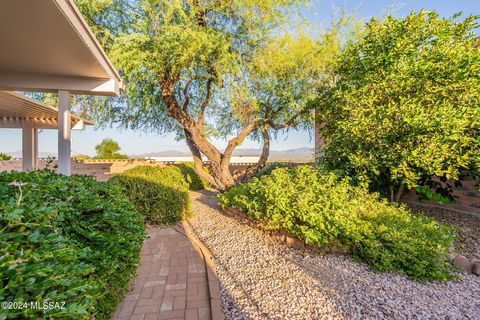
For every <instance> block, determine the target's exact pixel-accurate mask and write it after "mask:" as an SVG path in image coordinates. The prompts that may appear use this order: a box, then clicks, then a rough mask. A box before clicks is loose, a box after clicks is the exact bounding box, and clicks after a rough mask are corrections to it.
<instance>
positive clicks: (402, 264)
mask: <svg viewBox="0 0 480 320" xmlns="http://www.w3.org/2000/svg"><path fill="white" fill-rule="evenodd" d="M219 198H220V204H221V205H222V207H224V208H225V207H230V206H237V207H239V208H240V209H241V210H243V211H244V212H245V213H247V214H248V215H249V216H250V217H253V218H254V219H256V220H259V221H261V222H262V223H264V224H265V225H266V227H267V228H268V229H271V230H286V231H288V232H289V233H291V234H294V235H296V236H298V237H299V238H301V239H303V240H305V241H306V242H307V243H314V244H318V245H321V246H324V247H327V248H328V247H330V246H333V245H335V246H341V247H343V248H345V249H346V250H347V251H349V252H350V253H351V254H352V255H353V256H354V257H356V258H359V259H361V260H363V261H365V262H366V263H367V264H368V265H370V266H371V267H372V268H374V269H376V270H382V271H387V270H396V271H400V272H402V273H404V274H406V275H408V276H410V277H413V278H417V279H435V280H445V279H449V278H451V277H452V274H451V266H450V264H449V263H448V262H447V259H448V255H449V250H450V248H451V247H452V243H453V241H454V237H455V235H454V230H453V229H452V228H451V227H448V226H445V225H442V224H440V223H438V222H437V221H435V220H433V219H431V218H428V217H426V216H422V215H420V216H414V215H412V214H411V212H410V211H409V209H408V208H407V207H406V206H399V205H397V204H392V203H389V202H387V201H386V200H384V199H382V198H380V197H379V195H378V194H376V193H369V192H368V190H367V189H365V188H361V187H356V186H352V185H351V184H350V183H349V181H348V180H340V179H339V178H338V177H337V176H336V175H335V174H333V173H331V172H330V173H327V172H325V171H320V170H316V169H313V168H311V167H307V166H301V167H298V168H278V169H275V170H273V171H272V172H271V174H270V175H264V176H262V177H261V178H253V179H252V180H251V181H250V182H249V183H247V184H243V185H239V186H237V187H235V188H232V189H230V190H229V191H227V192H225V193H223V194H221V195H220V196H219Z"/></svg>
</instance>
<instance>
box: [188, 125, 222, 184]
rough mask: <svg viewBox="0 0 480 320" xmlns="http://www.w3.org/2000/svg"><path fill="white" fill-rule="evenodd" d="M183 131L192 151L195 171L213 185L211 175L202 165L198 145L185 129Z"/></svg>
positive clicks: (213, 181) (214, 182) (213, 180)
mask: <svg viewBox="0 0 480 320" xmlns="http://www.w3.org/2000/svg"><path fill="white" fill-rule="evenodd" d="M184 133H185V140H186V141H187V145H188V148H189V149H190V152H191V153H192V156H193V168H194V169H195V172H196V173H197V174H198V175H199V176H200V177H201V178H203V179H205V180H206V181H207V182H208V183H209V184H210V185H212V186H215V185H216V181H215V179H214V178H213V177H212V175H210V174H209V173H208V172H207V171H206V170H205V168H204V166H203V161H202V154H201V152H200V150H199V149H198V146H197V145H196V144H195V142H194V141H193V139H192V135H191V134H190V133H189V132H188V131H187V130H184Z"/></svg>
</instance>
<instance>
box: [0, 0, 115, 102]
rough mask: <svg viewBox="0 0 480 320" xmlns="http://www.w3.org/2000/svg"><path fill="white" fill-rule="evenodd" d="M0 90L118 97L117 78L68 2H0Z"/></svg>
mask: <svg viewBox="0 0 480 320" xmlns="http://www.w3.org/2000/svg"><path fill="white" fill-rule="evenodd" d="M0 48H1V49H0V89H1V90H9V91H22V90H25V91H44V92H54V91H57V90H68V91H70V92H72V93H76V94H94V95H118V94H119V92H120V90H121V87H122V82H121V78H120V76H119V74H118V72H117V71H116V69H115V68H114V67H113V65H112V63H111V62H110V60H109V59H108V57H107V55H106V54H105V52H104V51H103V49H102V47H101V46H100V44H99V43H98V41H97V40H96V39H95V36H94V35H93V33H92V32H91V30H90V29H89V28H88V26H87V23H86V21H85V20H84V18H83V17H82V15H81V14H80V12H79V11H78V9H77V7H76V6H75V5H74V3H73V1H72V0H0Z"/></svg>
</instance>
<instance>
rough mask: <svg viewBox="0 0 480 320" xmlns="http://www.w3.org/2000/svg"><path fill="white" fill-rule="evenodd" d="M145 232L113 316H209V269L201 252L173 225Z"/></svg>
mask: <svg viewBox="0 0 480 320" xmlns="http://www.w3.org/2000/svg"><path fill="white" fill-rule="evenodd" d="M148 234H149V238H148V239H147V240H146V241H145V243H144V245H143V248H142V258H141V264H140V267H139V270H138V274H137V277H136V279H135V283H134V284H133V288H132V289H131V291H130V292H129V293H128V294H127V296H126V297H125V299H124V301H123V302H122V303H121V304H120V305H119V306H118V308H117V312H116V313H115V315H114V317H113V319H114V320H126V319H135V320H153V319H198V320H202V319H212V311H211V307H210V306H211V303H210V291H209V282H208V280H209V277H208V276H207V274H208V275H210V277H211V276H212V274H213V273H212V272H211V271H209V270H208V268H209V267H208V266H207V265H206V263H205V260H204V256H203V255H202V252H201V251H200V250H199V249H198V247H197V246H195V245H194V244H192V242H191V241H190V240H189V239H188V238H187V237H186V236H185V235H183V234H182V233H180V232H178V231H176V230H175V229H174V228H156V229H150V230H148ZM207 271H208V272H207ZM210 280H211V279H210ZM216 311H218V310H214V312H213V314H215V313H216Z"/></svg>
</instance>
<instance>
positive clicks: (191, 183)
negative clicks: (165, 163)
mask: <svg viewBox="0 0 480 320" xmlns="http://www.w3.org/2000/svg"><path fill="white" fill-rule="evenodd" d="M173 166H174V167H175V168H178V169H179V170H180V173H181V174H182V175H183V178H184V179H185V181H186V182H187V184H188V189H189V190H202V189H205V188H208V187H209V185H208V182H207V181H205V180H204V179H202V178H200V177H199V176H198V174H197V173H196V172H195V169H194V168H193V163H192V162H185V163H177V164H174V165H173Z"/></svg>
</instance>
